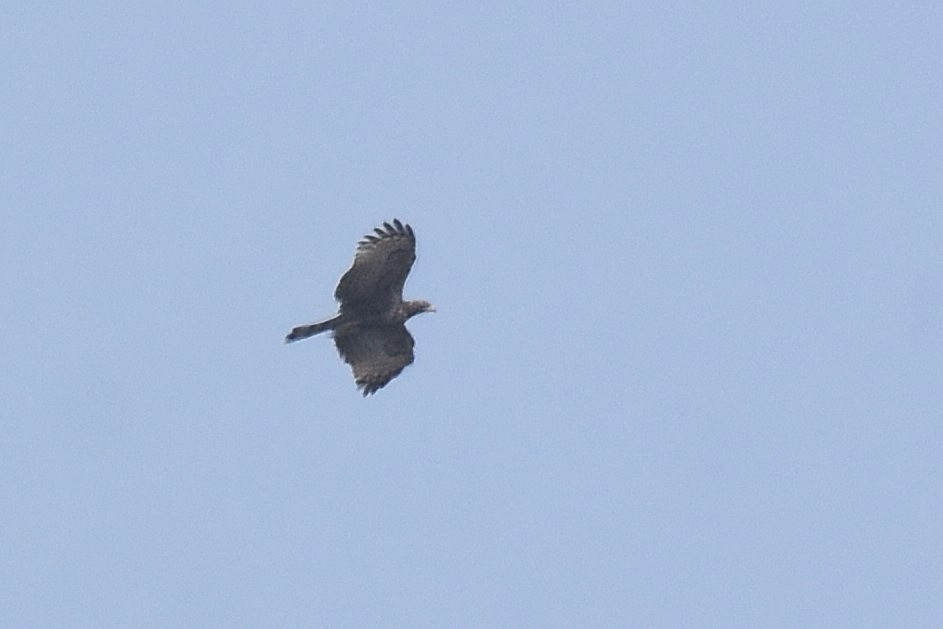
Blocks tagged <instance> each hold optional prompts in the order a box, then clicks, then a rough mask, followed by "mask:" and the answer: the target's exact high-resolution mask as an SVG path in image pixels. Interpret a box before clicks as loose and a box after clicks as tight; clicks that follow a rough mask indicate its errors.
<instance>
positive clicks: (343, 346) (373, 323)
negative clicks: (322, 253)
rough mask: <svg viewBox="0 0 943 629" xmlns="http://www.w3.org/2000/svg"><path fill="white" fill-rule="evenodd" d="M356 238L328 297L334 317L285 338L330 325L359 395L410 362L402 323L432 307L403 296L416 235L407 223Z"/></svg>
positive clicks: (409, 346)
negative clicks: (348, 261)
mask: <svg viewBox="0 0 943 629" xmlns="http://www.w3.org/2000/svg"><path fill="white" fill-rule="evenodd" d="M373 231H374V232H375V235H374V234H368V235H366V236H364V237H363V240H361V241H360V242H358V243H357V252H356V254H355V255H354V263H353V265H351V267H350V269H349V270H348V271H347V272H346V273H344V276H343V277H341V279H340V282H338V283H337V289H336V290H335V291H334V298H335V299H336V300H337V301H338V302H340V308H339V309H338V310H339V312H338V314H337V315H336V316H334V317H332V318H330V319H328V320H327V321H321V322H319V323H312V324H310V325H300V326H298V327H296V328H295V329H293V330H292V331H291V332H289V333H288V336H286V337H285V342H286V343H291V342H292V341H298V340H301V339H306V338H308V337H309V336H314V335H315V334H319V333H321V332H326V331H328V330H332V331H333V332H334V344H335V345H336V346H337V351H338V353H339V354H340V355H341V358H343V359H344V361H345V362H346V363H347V364H348V365H350V367H351V369H352V370H353V372H354V380H356V382H357V387H359V388H360V389H361V390H362V391H363V394H364V396H367V395H369V394H371V393H375V392H376V391H378V390H379V389H381V388H382V387H383V386H385V385H386V383H388V382H389V381H390V380H392V379H393V378H395V377H396V376H398V375H399V374H400V372H401V371H403V369H404V368H405V367H406V366H407V365H409V364H411V363H412V362H413V359H414V356H413V345H414V344H415V343H414V341H413V337H412V335H411V334H410V333H409V330H407V329H406V326H405V325H404V324H405V323H406V320H407V319H409V318H410V317H412V316H414V315H417V314H419V313H420V312H435V306H433V305H432V304H430V303H429V302H428V301H423V300H417V301H403V285H404V284H405V283H406V276H407V275H409V270H410V269H411V268H412V266H413V262H414V261H415V260H416V235H415V234H414V233H413V230H412V228H411V227H410V226H409V225H404V224H402V223H401V222H400V221H399V220H398V219H393V224H392V225H391V224H390V223H383V227H382V228H381V227H377V228H376V229H374V230H373Z"/></svg>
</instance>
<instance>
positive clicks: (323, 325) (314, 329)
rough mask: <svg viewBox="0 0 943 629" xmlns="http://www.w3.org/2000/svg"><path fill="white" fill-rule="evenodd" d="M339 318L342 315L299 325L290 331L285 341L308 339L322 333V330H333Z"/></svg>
mask: <svg viewBox="0 0 943 629" xmlns="http://www.w3.org/2000/svg"><path fill="white" fill-rule="evenodd" d="M339 319H340V316H337V317H334V318H333V319H328V320H327V321H321V322H320V323H312V324H310V325H299V326H298V327H297V328H294V329H293V330H292V331H291V332H289V333H288V336H286V337H285V342H286V343H291V342H292V341H300V340H301V339H306V338H308V337H309V336H314V335H315V334H320V333H321V332H326V331H327V330H333V329H334V326H335V325H336V324H337V321H338V320H339Z"/></svg>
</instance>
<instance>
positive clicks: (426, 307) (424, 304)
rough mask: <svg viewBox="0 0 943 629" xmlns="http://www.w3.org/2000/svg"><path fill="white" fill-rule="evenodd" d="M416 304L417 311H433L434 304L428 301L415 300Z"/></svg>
mask: <svg viewBox="0 0 943 629" xmlns="http://www.w3.org/2000/svg"><path fill="white" fill-rule="evenodd" d="M416 306H417V307H418V308H419V310H417V312H435V306H433V305H432V304H430V303H429V302H428V301H423V300H419V301H417V302H416Z"/></svg>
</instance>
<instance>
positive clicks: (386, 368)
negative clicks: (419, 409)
mask: <svg viewBox="0 0 943 629" xmlns="http://www.w3.org/2000/svg"><path fill="white" fill-rule="evenodd" d="M334 343H335V344H336V345H337V351H338V353H339V354H340V355H341V358H343V359H344V362H346V363H347V364H348V365H350V367H351V369H352V370H353V372H354V380H356V381H357V386H358V387H359V388H360V389H361V390H362V391H363V394H364V396H366V395H369V394H371V393H374V392H376V391H377V390H379V389H381V388H382V387H383V386H385V385H386V383H388V382H389V381H390V380H392V379H393V378H395V377H396V376H398V375H399V374H400V372H401V371H403V369H404V368H405V367H406V365H409V364H410V363H412V362H413V344H414V343H413V337H412V335H410V334H409V331H408V330H407V329H406V326H405V325H402V324H398V325H361V326H355V327H353V328H350V329H347V330H336V331H335V333H334Z"/></svg>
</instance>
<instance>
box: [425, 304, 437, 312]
mask: <svg viewBox="0 0 943 629" xmlns="http://www.w3.org/2000/svg"><path fill="white" fill-rule="evenodd" d="M426 312H435V306H433V305H432V304H429V307H428V308H426Z"/></svg>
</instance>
